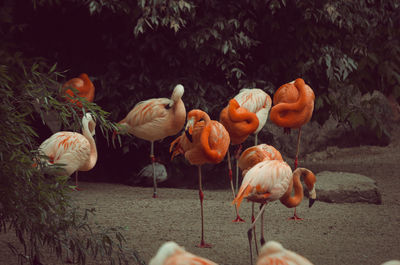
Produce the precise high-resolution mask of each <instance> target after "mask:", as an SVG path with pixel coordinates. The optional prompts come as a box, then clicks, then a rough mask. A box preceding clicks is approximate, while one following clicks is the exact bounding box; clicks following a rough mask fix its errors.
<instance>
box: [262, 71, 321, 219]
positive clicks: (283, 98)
mask: <svg viewBox="0 0 400 265" xmlns="http://www.w3.org/2000/svg"><path fill="white" fill-rule="evenodd" d="M314 100H315V94H314V91H313V90H312V89H311V87H309V86H308V85H307V84H306V83H305V82H304V80H303V79H301V78H297V79H296V80H295V81H293V82H291V83H288V84H284V85H282V86H281V87H279V88H278V90H277V91H276V92H275V94H274V100H273V103H274V106H273V107H272V108H271V112H270V117H269V118H270V120H271V121H272V122H273V123H275V124H276V125H278V126H280V127H283V128H284V130H285V132H287V133H289V132H290V129H299V132H298V135H297V148H296V157H295V160H294V169H296V168H297V165H298V156H299V150H300V137H301V127H302V126H303V125H304V124H306V123H307V122H309V121H310V119H311V116H312V113H313V110H314ZM290 219H293V220H301V219H302V218H299V217H298V216H297V214H296V208H295V209H294V214H293V217H291V218H290Z"/></svg>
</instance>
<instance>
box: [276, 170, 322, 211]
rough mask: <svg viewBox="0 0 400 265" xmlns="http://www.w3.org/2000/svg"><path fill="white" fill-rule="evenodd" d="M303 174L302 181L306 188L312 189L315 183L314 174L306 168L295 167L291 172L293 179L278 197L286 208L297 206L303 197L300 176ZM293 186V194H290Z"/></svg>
mask: <svg viewBox="0 0 400 265" xmlns="http://www.w3.org/2000/svg"><path fill="white" fill-rule="evenodd" d="M301 175H303V178H304V182H305V183H306V186H307V189H308V190H312V188H313V187H314V183H315V175H314V174H313V173H312V172H311V171H310V170H308V169H306V168H297V169H296V170H295V171H294V172H293V180H292V182H291V183H290V184H289V187H288V189H287V190H286V192H285V194H283V196H282V197H281V198H280V199H279V200H280V201H281V203H282V204H284V205H285V206H286V207H288V208H293V207H296V206H298V205H299V204H300V203H301V201H302V200H303V198H304V191H303V185H301V181H300V176H301ZM293 187H294V195H293V196H292V189H293Z"/></svg>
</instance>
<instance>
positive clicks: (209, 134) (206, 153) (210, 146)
mask: <svg viewBox="0 0 400 265" xmlns="http://www.w3.org/2000/svg"><path fill="white" fill-rule="evenodd" d="M229 142H230V138H229V133H228V132H227V131H226V129H225V127H224V126H223V125H222V124H221V123H219V122H217V121H214V120H211V119H210V117H209V116H208V114H207V113H205V112H204V111H202V110H198V109H194V110H191V111H190V112H189V113H188V117H187V123H186V128H185V132H184V133H182V135H181V136H179V137H178V138H177V139H175V140H174V141H173V142H172V143H171V147H170V152H171V151H172V157H171V159H173V158H174V157H175V156H176V155H178V154H184V155H185V158H186V159H187V160H188V161H189V163H190V164H191V165H197V166H198V172H199V198H200V207H201V208H200V210H201V241H200V245H199V247H211V246H210V245H209V244H206V243H205V242H204V220H203V219H204V217H203V199H204V194H203V188H202V180H201V165H203V164H205V163H211V164H218V163H220V162H221V161H222V160H223V159H224V157H225V155H226V152H227V151H228V147H229Z"/></svg>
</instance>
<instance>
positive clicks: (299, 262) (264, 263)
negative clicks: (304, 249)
mask: <svg viewBox="0 0 400 265" xmlns="http://www.w3.org/2000/svg"><path fill="white" fill-rule="evenodd" d="M275 264H287V265H289V264H290V265H313V264H312V263H311V262H310V261H309V260H308V259H306V258H305V257H303V256H300V255H299V254H297V253H295V252H293V251H290V250H287V249H285V248H284V247H283V246H282V245H281V244H280V243H278V242H276V241H268V242H267V243H266V244H265V245H263V246H262V247H261V250H260V255H259V256H258V259H257V263H256V265H275Z"/></svg>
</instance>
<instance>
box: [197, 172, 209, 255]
mask: <svg viewBox="0 0 400 265" xmlns="http://www.w3.org/2000/svg"><path fill="white" fill-rule="evenodd" d="M198 168H199V198H200V213H201V241H200V245H197V247H199V248H211V245H210V244H206V243H205V242H204V214H203V199H204V194H203V188H202V183H201V166H199V167H198Z"/></svg>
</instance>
